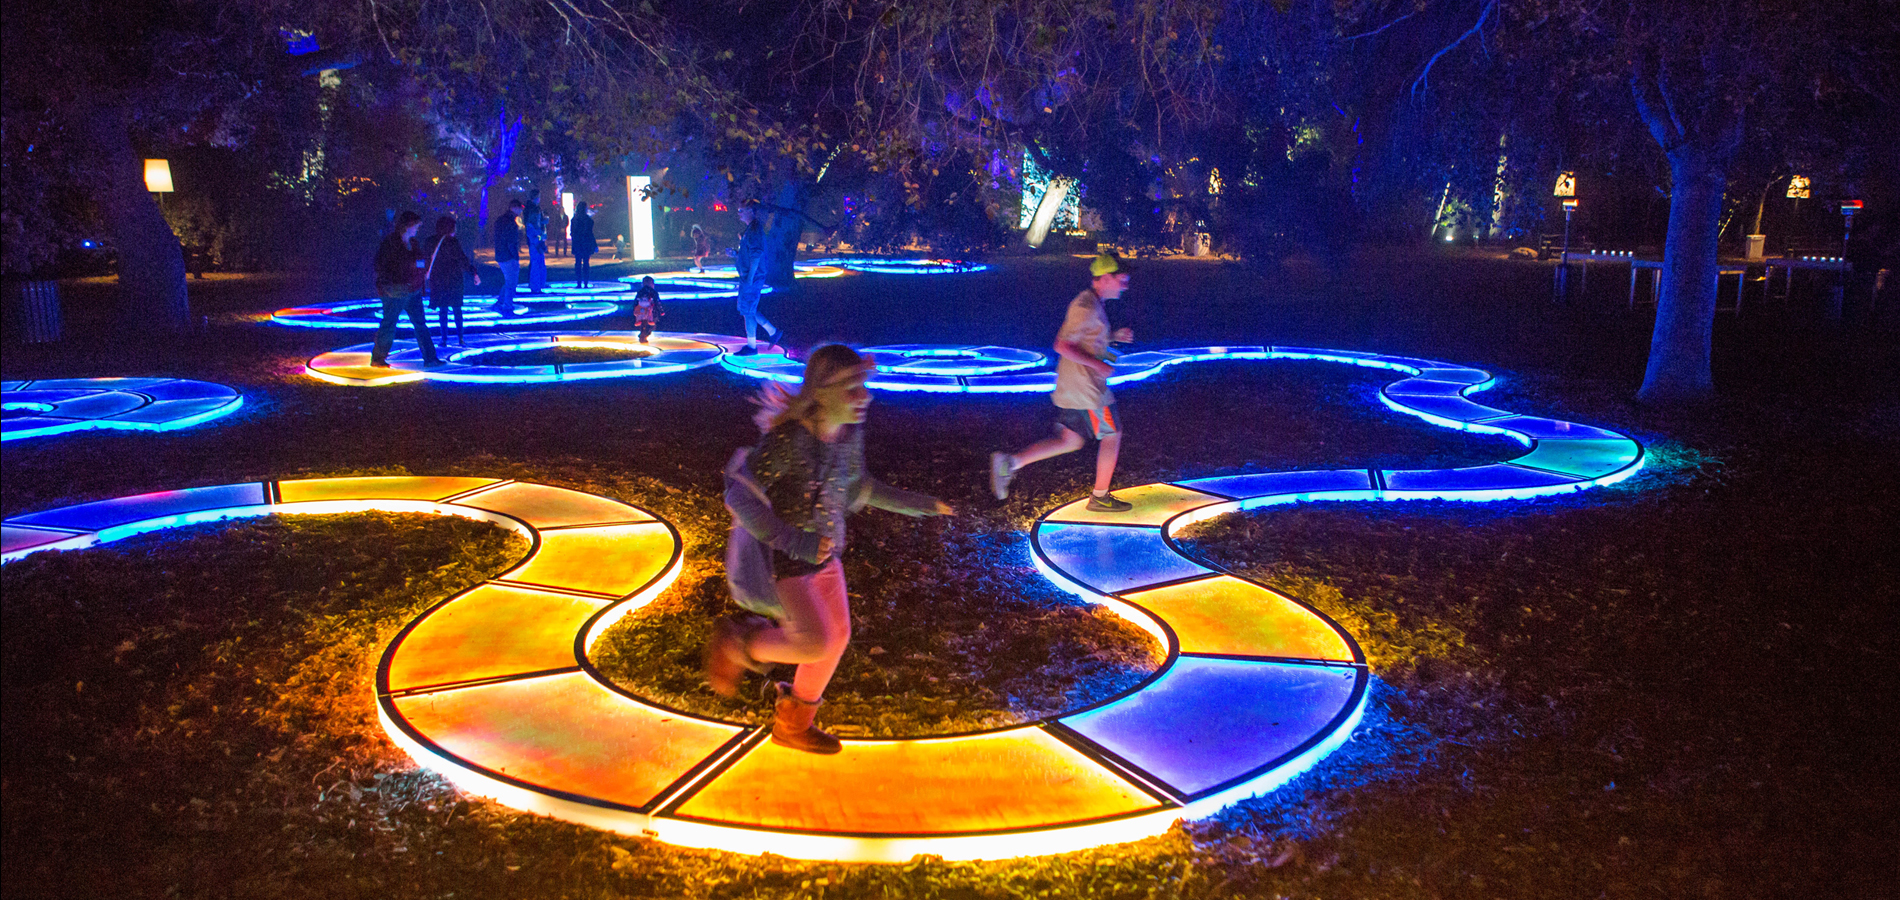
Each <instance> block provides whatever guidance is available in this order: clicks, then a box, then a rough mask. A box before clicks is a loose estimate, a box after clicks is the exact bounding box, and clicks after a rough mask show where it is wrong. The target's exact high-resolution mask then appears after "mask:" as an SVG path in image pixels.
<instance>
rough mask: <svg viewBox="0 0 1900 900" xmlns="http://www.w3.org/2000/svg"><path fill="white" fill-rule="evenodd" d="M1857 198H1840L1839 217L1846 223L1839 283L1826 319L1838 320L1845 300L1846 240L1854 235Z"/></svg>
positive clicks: (1842, 234) (1842, 231)
mask: <svg viewBox="0 0 1900 900" xmlns="http://www.w3.org/2000/svg"><path fill="white" fill-rule="evenodd" d="M1860 207H1861V204H1860V201H1859V200H1842V201H1841V217H1842V218H1843V219H1845V220H1846V224H1845V225H1844V226H1843V227H1842V229H1841V260H1840V274H1841V278H1840V285H1839V286H1838V287H1836V288H1835V289H1834V302H1832V303H1830V304H1828V308H1827V320H1828V321H1829V322H1839V321H1840V320H1841V310H1842V308H1843V307H1844V306H1845V305H1846V302H1847V266H1848V262H1847V242H1848V241H1849V240H1850V239H1851V238H1853V236H1854V214H1855V213H1857V212H1860Z"/></svg>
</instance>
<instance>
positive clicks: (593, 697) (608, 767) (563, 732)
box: [388, 672, 739, 807]
mask: <svg viewBox="0 0 1900 900" xmlns="http://www.w3.org/2000/svg"><path fill="white" fill-rule="evenodd" d="M388 702H390V703H391V704H393V705H394V706H395V707H396V711H397V713H398V714H399V715H400V716H401V717H402V718H403V719H405V720H407V721H408V723H409V725H410V726H411V727H412V728H414V729H415V730H416V731H419V732H421V733H422V734H423V735H424V736H425V737H427V738H428V739H429V740H430V741H432V742H434V743H435V744H436V745H437V746H438V747H440V748H442V749H443V750H446V751H447V752H449V753H451V754H453V755H455V756H458V757H460V758H462V759H464V760H468V761H471V762H473V763H474V764H476V765H478V766H481V767H483V768H485V769H487V770H489V771H491V772H497V773H499V774H502V775H506V776H508V777H510V778H515V779H519V780H521V781H525V782H528V783H529V784H532V785H535V786H537V787H541V788H545V789H551V790H556V791H565V792H567V793H570V794H578V795H580V796H585V797H594V798H598V799H601V800H605V801H608V802H610V803H619V804H622V805H625V806H632V807H639V806H643V805H645V804H647V803H650V802H652V801H653V800H654V799H655V797H656V796H657V795H658V794H659V793H660V792H661V791H663V790H665V789H666V788H667V786H668V785H671V784H672V783H673V782H674V781H675V780H677V779H678V778H679V777H680V776H681V775H684V774H685V773H686V771H687V770H688V769H691V768H692V767H693V766H694V765H697V764H698V763H699V762H700V761H701V760H704V759H705V758H706V757H707V756H709V755H711V754H712V753H713V752H714V751H716V750H718V749H719V747H720V745H721V744H724V743H725V742H726V741H727V740H729V739H731V738H732V736H733V735H735V734H738V733H739V728H738V727H737V726H734V725H726V724H723V723H718V722H705V721H701V720H699V719H693V718H688V717H686V716H682V715H680V714H679V713H675V712H667V711H665V710H659V709H655V708H653V707H650V706H647V705H646V704H643V703H640V702H639V701H637V700H632V699H629V698H627V697H623V696H621V695H619V694H615V693H613V692H612V691H609V690H607V689H606V688H605V687H603V686H601V685H600V684H599V683H598V682H596V681H594V680H593V678H591V677H590V676H588V675H586V674H584V673H580V672H575V673H570V674H562V675H549V676H546V677H543V678H530V679H523V680H520V681H504V682H500V683H498V684H490V685H479V686H476V687H467V688H461V689H459V690H453V691H438V692H435V693H430V694H415V695H412V696H408V697H398V698H395V699H393V700H390V701H388Z"/></svg>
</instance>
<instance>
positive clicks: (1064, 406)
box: [990, 253, 1135, 512]
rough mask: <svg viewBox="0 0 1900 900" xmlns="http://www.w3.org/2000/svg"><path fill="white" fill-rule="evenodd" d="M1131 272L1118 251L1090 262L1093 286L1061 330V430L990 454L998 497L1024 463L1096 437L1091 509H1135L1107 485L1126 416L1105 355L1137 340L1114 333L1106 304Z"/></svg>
mask: <svg viewBox="0 0 1900 900" xmlns="http://www.w3.org/2000/svg"><path fill="white" fill-rule="evenodd" d="M1129 271H1130V270H1129V268H1128V266H1127V264H1125V263H1123V262H1122V261H1121V260H1120V259H1119V258H1117V257H1116V256H1115V254H1113V253H1104V254H1102V255H1101V256H1097V257H1096V258H1095V261H1094V262H1091V263H1089V275H1090V276H1092V280H1091V281H1090V282H1089V287H1088V289H1087V290H1084V291H1083V292H1082V293H1080V294H1077V295H1075V299H1074V300H1071V301H1069V313H1068V316H1067V317H1066V318H1064V319H1063V320H1062V330H1061V331H1059V332H1057V333H1056V345H1055V350H1056V355H1057V356H1059V357H1061V359H1059V360H1057V362H1056V389H1055V393H1054V394H1053V395H1051V396H1050V399H1051V400H1053V401H1055V405H1056V433H1055V434H1054V435H1051V436H1049V437H1046V438H1043V439H1042V440H1040V441H1037V442H1036V443H1034V444H1030V445H1029V446H1027V447H1024V448H1023V449H1021V450H1018V451H1016V452H1015V453H992V454H990V490H991V491H994V492H995V494H996V499H998V500H1006V499H1008V498H1009V483H1010V480H1011V479H1013V478H1015V477H1016V473H1017V472H1018V471H1020V470H1021V469H1022V467H1024V466H1026V465H1029V464H1030V463H1033V462H1039V461H1041V460H1045V459H1048V458H1050V457H1052V456H1061V455H1062V454H1064V453H1068V452H1070V451H1072V450H1080V449H1082V447H1083V446H1084V445H1086V444H1087V443H1088V442H1089V440H1090V439H1094V440H1095V441H1096V442H1097V443H1096V448H1095V491H1094V493H1092V494H1091V495H1090V496H1089V502H1088V508H1089V509H1092V510H1095V511H1097V512H1127V511H1128V510H1130V509H1133V508H1134V504H1131V503H1129V502H1127V501H1125V500H1122V499H1120V498H1117V497H1116V496H1115V495H1114V494H1111V493H1109V490H1108V489H1109V485H1110V484H1111V483H1113V481H1114V479H1115V460H1116V458H1117V457H1119V456H1120V455H1121V449H1122V420H1121V416H1120V414H1118V413H1117V412H1116V411H1115V395H1114V393H1112V392H1110V391H1109V389H1108V376H1109V375H1110V374H1111V373H1113V372H1114V371H1115V367H1114V366H1113V365H1112V364H1110V363H1109V362H1108V361H1107V360H1106V359H1104V357H1105V356H1107V354H1108V345H1109V344H1110V343H1111V342H1114V343H1123V344H1125V343H1128V342H1129V341H1132V340H1134V339H1135V333H1134V332H1133V331H1131V330H1129V329H1127V328H1118V329H1116V330H1115V331H1113V332H1110V331H1109V330H1108V313H1107V312H1106V311H1105V310H1104V309H1103V304H1104V303H1105V302H1106V301H1109V300H1115V299H1119V298H1120V297H1121V295H1122V292H1124V291H1126V290H1128V273H1129Z"/></svg>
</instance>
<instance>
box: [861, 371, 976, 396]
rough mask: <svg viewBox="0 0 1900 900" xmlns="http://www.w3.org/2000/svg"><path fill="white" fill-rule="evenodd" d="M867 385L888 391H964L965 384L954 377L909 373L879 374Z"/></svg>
mask: <svg viewBox="0 0 1900 900" xmlns="http://www.w3.org/2000/svg"><path fill="white" fill-rule="evenodd" d="M865 385H866V386H867V387H870V388H873V389H882V390H887V391H960V390H963V382H962V381H961V380H960V379H958V378H956V377H955V376H952V375H912V374H910V373H907V372H879V373H877V374H876V375H873V376H871V378H870V380H868V381H866V382H865Z"/></svg>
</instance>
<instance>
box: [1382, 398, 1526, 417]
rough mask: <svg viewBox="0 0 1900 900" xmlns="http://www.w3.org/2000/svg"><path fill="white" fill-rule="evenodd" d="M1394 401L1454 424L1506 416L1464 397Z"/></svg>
mask: <svg viewBox="0 0 1900 900" xmlns="http://www.w3.org/2000/svg"><path fill="white" fill-rule="evenodd" d="M1391 399H1392V400H1393V401H1395V402H1397V403H1399V404H1400V405H1402V406H1404V407H1405V408H1406V409H1407V410H1409V411H1412V412H1420V413H1424V414H1426V415H1429V416H1438V417H1439V418H1441V419H1450V420H1452V421H1454V422H1476V421H1479V420H1481V419H1493V418H1496V417H1498V416H1502V415H1506V413H1505V411H1504V410H1501V409H1492V408H1491V407H1489V406H1485V405H1483V404H1481V403H1473V402H1471V401H1470V400H1466V399H1465V398H1463V397H1432V396H1409V397H1392V398H1391Z"/></svg>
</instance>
